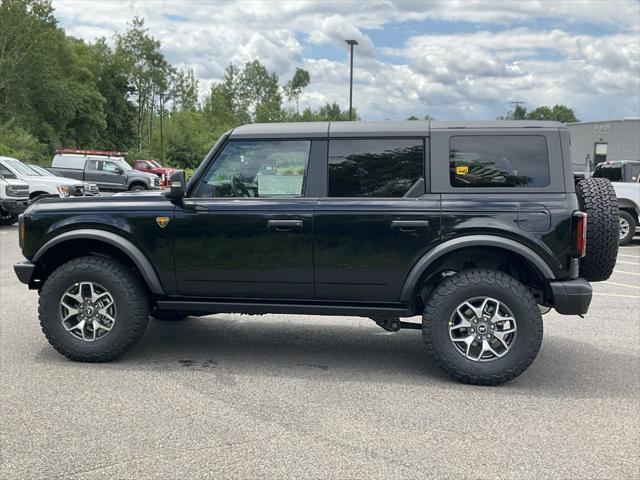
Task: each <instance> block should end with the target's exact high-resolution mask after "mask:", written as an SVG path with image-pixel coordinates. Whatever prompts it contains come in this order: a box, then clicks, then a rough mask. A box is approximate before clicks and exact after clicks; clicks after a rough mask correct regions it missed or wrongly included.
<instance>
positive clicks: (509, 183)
mask: <svg viewBox="0 0 640 480" xmlns="http://www.w3.org/2000/svg"><path fill="white" fill-rule="evenodd" d="M449 175H450V179H451V185H452V186H453V187H458V188H465V187H546V186H548V185H549V155H548V153H547V142H546V140H545V138H544V137H542V136H533V135H526V136H525V135H508V136H507V135H504V136H503V135H483V136H473V135H468V136H459V137H451V140H450V142H449Z"/></svg>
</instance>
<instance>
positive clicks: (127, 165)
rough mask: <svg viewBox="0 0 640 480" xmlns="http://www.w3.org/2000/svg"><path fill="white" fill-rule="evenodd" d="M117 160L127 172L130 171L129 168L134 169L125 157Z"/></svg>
mask: <svg viewBox="0 0 640 480" xmlns="http://www.w3.org/2000/svg"><path fill="white" fill-rule="evenodd" d="M116 162H117V163H118V165H120V166H121V167H122V169H123V170H124V171H125V172H128V171H129V170H133V167H132V166H131V165H129V164H128V163H127V162H126V161H125V159H124V158H119V159H117V160H116Z"/></svg>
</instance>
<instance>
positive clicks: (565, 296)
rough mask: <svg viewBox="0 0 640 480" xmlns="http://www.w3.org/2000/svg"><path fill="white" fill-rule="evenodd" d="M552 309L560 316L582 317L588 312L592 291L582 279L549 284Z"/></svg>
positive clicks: (588, 284) (589, 285)
mask: <svg viewBox="0 0 640 480" xmlns="http://www.w3.org/2000/svg"><path fill="white" fill-rule="evenodd" d="M549 287H550V288H551V293H552V295H553V308H555V309H556V311H557V312H558V313H560V314H562V315H584V314H585V313H587V310H589V304H590V303H591V297H592V295H593V289H592V288H591V284H590V283H589V282H587V281H586V280H585V279H584V278H576V279H575V280H566V281H563V282H549Z"/></svg>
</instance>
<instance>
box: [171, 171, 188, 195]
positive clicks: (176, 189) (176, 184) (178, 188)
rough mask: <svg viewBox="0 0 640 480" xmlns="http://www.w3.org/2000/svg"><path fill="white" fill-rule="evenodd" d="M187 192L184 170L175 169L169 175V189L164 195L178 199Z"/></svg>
mask: <svg viewBox="0 0 640 480" xmlns="http://www.w3.org/2000/svg"><path fill="white" fill-rule="evenodd" d="M186 193H187V179H186V177H185V174H184V170H176V171H175V172H173V173H172V174H171V176H170V177H169V191H168V192H167V193H166V197H167V198H170V199H171V200H179V199H181V198H184V196H185V195H186Z"/></svg>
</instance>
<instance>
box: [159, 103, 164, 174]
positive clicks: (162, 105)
mask: <svg viewBox="0 0 640 480" xmlns="http://www.w3.org/2000/svg"><path fill="white" fill-rule="evenodd" d="M163 119H164V92H160V165H164V132H163V130H162V120H163Z"/></svg>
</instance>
